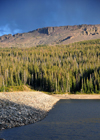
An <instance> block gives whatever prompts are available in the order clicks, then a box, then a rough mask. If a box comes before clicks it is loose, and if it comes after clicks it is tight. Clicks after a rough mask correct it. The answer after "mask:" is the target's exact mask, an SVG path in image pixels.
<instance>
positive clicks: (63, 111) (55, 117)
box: [0, 100, 100, 140]
mask: <svg viewBox="0 0 100 140" xmlns="http://www.w3.org/2000/svg"><path fill="white" fill-rule="evenodd" d="M0 138H5V139H6V140H100V100H60V101H59V102H58V103H57V104H56V105H55V107H54V108H53V109H52V110H51V111H50V112H49V114H48V116H47V117H46V118H45V119H44V120H42V121H40V122H38V123H35V124H31V125H26V126H22V127H16V128H12V129H7V130H3V131H0Z"/></svg>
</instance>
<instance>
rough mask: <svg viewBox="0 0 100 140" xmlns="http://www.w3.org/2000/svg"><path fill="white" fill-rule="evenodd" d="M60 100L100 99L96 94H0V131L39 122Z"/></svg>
mask: <svg viewBox="0 0 100 140" xmlns="http://www.w3.org/2000/svg"><path fill="white" fill-rule="evenodd" d="M60 99H100V95H99V94H98V95H97V94H93V95H92V94H90V95H89V94H88V95H86V94H63V95H61V94H54V95H47V94H45V93H43V92H4V93H2V92H1V93H0V130H3V129H7V128H13V127H17V126H22V125H27V124H31V123H35V122H37V121H40V120H42V119H44V118H45V117H46V115H47V114H48V112H49V111H50V110H51V109H52V108H53V106H54V105H55V104H56V102H58V101H59V100H60Z"/></svg>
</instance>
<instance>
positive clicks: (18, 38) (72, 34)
mask: <svg viewBox="0 0 100 140" xmlns="http://www.w3.org/2000/svg"><path fill="white" fill-rule="evenodd" d="M99 38H100V24H98V25H85V24H83V25H75V26H60V27H45V28H39V29H36V30H34V31H30V32H28V33H17V34H15V35H13V36H12V35H11V34H9V35H3V36H0V47H32V46H37V45H44V44H48V45H55V44H69V43H73V42H78V41H83V40H91V39H99Z"/></svg>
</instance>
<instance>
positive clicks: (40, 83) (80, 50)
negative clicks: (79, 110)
mask: <svg viewBox="0 0 100 140" xmlns="http://www.w3.org/2000/svg"><path fill="white" fill-rule="evenodd" d="M22 85H29V86H31V87H32V88H33V89H35V90H40V91H47V92H51V93H65V92H69V93H76V92H81V93H99V92H100V39H97V40H90V41H83V42H77V43H73V44H69V45H55V46H48V45H47V46H46V45H44V46H38V47H30V48H19V49H18V48H0V91H9V88H10V87H11V89H13V87H14V86H19V88H20V87H21V86H22ZM16 89H17V88H16Z"/></svg>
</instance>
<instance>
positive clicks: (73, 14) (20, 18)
mask: <svg viewBox="0 0 100 140" xmlns="http://www.w3.org/2000/svg"><path fill="white" fill-rule="evenodd" d="M79 24H100V0H0V36H1V35H4V34H16V33H23V32H28V31H32V30H35V29H37V28H42V27H48V26H65V25H66V26H67V25H79Z"/></svg>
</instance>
